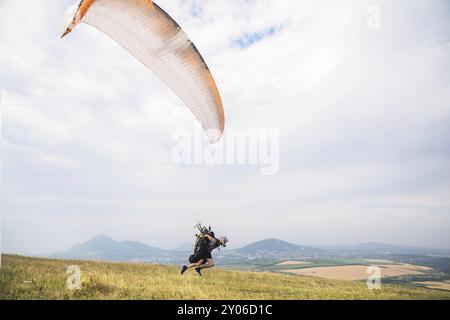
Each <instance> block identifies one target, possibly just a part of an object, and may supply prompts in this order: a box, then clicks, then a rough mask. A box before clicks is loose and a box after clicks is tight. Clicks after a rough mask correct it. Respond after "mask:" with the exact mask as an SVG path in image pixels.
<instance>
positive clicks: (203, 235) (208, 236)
mask: <svg viewBox="0 0 450 320" xmlns="http://www.w3.org/2000/svg"><path fill="white" fill-rule="evenodd" d="M200 237H201V238H206V239H208V240H210V241H211V240H212V239H214V238H213V237H211V236H210V235H209V234H201V235H200Z"/></svg>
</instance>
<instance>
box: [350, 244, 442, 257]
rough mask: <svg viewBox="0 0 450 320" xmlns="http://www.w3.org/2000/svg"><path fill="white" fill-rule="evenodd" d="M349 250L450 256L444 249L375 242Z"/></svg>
mask: <svg viewBox="0 0 450 320" xmlns="http://www.w3.org/2000/svg"><path fill="white" fill-rule="evenodd" d="M351 250H352V251H359V252H366V253H385V254H393V253H394V254H415V255H441V256H447V257H448V256H450V252H449V250H445V249H437V248H421V247H413V246H400V245H393V244H386V243H376V242H367V243H361V244H358V245H356V246H354V247H352V248H351Z"/></svg>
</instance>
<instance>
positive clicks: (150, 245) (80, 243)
mask: <svg viewBox="0 0 450 320" xmlns="http://www.w3.org/2000/svg"><path fill="white" fill-rule="evenodd" d="M99 237H103V238H108V239H110V240H113V241H114V242H122V241H132V242H137V243H141V244H145V245H147V246H149V247H153V248H158V249H162V250H167V251H171V250H173V251H175V250H177V248H179V247H183V246H186V245H188V244H189V245H192V247H194V244H193V241H192V242H184V243H180V244H179V245H178V246H175V247H160V246H156V245H153V244H152V243H147V242H142V241H136V240H133V239H122V240H118V239H114V238H113V237H110V236H108V235H105V234H97V235H95V236H93V237H91V238H89V239H86V240H85V241H82V242H77V243H74V244H72V245H71V246H69V247H67V248H65V249H62V250H56V251H52V252H41V253H20V252H2V253H1V254H6V255H22V256H33V255H35V256H46V255H48V254H53V253H57V252H64V251H67V250H69V249H71V248H73V247H74V246H76V245H83V244H85V243H87V242H89V241H91V240H93V239H95V238H99ZM270 240H276V241H282V242H285V243H289V244H293V245H298V246H302V247H308V248H313V249H314V248H315V249H327V248H330V249H337V248H342V249H351V248H353V247H357V246H360V245H365V244H375V245H387V246H398V247H403V248H411V249H435V250H444V251H445V250H447V251H449V255H450V249H449V248H448V247H447V248H445V247H441V248H439V247H422V246H410V245H407V244H393V243H383V242H361V243H354V244H347V245H335V244H334V245H331V244H330V245H314V244H312V245H309V244H308V245H305V244H302V243H296V242H290V241H286V240H284V239H281V238H264V239H259V240H254V241H252V242H249V243H244V244H243V245H240V246H232V245H231V246H230V245H229V246H227V247H226V248H223V249H222V250H238V249H241V248H244V247H246V246H249V245H252V244H255V243H259V242H263V241H270Z"/></svg>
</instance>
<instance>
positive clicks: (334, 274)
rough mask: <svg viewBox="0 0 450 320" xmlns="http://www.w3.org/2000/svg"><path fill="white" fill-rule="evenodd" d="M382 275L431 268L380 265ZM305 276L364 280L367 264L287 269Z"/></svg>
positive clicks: (393, 274) (408, 273)
mask: <svg viewBox="0 0 450 320" xmlns="http://www.w3.org/2000/svg"><path fill="white" fill-rule="evenodd" d="M379 268H380V272H381V277H396V276H404V275H417V274H423V271H427V270H429V269H430V268H426V267H421V266H414V265H410V264H388V265H380V266H379ZM285 272H290V273H295V274H297V275H303V276H313V277H319V278H326V279H340V280H364V279H367V266H366V265H348V266H331V267H316V268H302V269H292V270H285Z"/></svg>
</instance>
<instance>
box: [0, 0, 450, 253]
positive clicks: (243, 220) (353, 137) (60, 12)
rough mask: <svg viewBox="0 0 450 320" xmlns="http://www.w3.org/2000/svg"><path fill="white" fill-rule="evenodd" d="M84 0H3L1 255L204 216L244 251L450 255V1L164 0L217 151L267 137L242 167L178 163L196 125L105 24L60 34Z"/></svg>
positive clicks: (171, 243) (184, 234) (181, 227)
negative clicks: (181, 142)
mask: <svg viewBox="0 0 450 320" xmlns="http://www.w3.org/2000/svg"><path fill="white" fill-rule="evenodd" d="M73 2H74V1H71V0H63V1H61V0H48V1H46V2H45V4H43V3H42V2H40V1H33V2H30V1H27V0H15V1H1V2H0V10H1V11H2V13H4V15H3V18H2V20H1V21H0V35H1V39H2V43H3V46H4V47H5V48H8V49H7V50H2V51H1V52H0V78H1V79H0V80H1V81H0V105H1V109H2V113H1V115H0V116H1V128H2V177H1V179H2V204H1V217H0V218H1V219H0V223H1V228H0V229H1V230H0V232H1V235H0V242H1V243H0V245H1V247H0V252H3V251H4V252H17V253H18V254H21V253H22V254H40V253H43V252H54V251H59V250H65V249H67V248H69V247H70V246H72V245H73V244H75V243H82V242H84V241H86V239H90V238H91V237H92V235H93V234H108V235H110V236H111V237H112V238H113V239H130V238H132V239H133V241H138V242H142V243H150V244H152V246H157V247H160V248H168V247H176V246H179V245H181V244H183V243H187V242H189V241H191V240H190V239H193V234H194V233H195V231H194V229H193V228H192V226H194V224H195V223H196V222H198V221H201V222H204V224H205V225H209V224H211V225H212V226H213V227H214V230H215V231H216V235H220V234H225V235H227V236H228V238H229V239H230V241H231V245H232V246H233V247H234V246H236V247H241V246H243V245H244V244H245V243H251V242H253V241H252V239H262V238H263V239H266V238H277V239H283V240H284V241H287V242H290V243H298V244H301V245H304V246H311V247H314V246H315V247H319V246H321V247H324V246H329V245H336V246H348V245H352V244H360V243H383V244H392V245H401V246H411V247H422V248H439V249H444V250H450V197H449V194H450V167H449V165H448V164H449V163H450V148H449V145H450V140H449V139H450V94H449V90H448V89H449V88H450V77H449V76H448V74H447V73H445V72H444V71H443V70H450V50H449V47H450V38H449V37H448V34H447V33H446V32H444V31H445V30H448V29H449V28H450V10H449V8H450V5H449V3H448V1H445V0H434V1H433V2H429V3H428V2H427V3H424V2H423V1H417V0H415V1H407V0H399V1H396V2H395V3H393V2H390V1H387V0H380V1H378V4H376V5H375V7H376V8H377V9H379V12H380V17H378V18H379V21H378V22H379V23H378V24H373V19H372V18H373V16H372V15H373V12H372V11H370V10H369V9H370V8H372V9H373V5H374V4H373V2H372V1H368V0H363V1H358V0H347V1H344V2H339V3H338V2H336V1H332V0H320V1H318V2H314V3H313V2H308V1H290V2H289V3H283V5H280V4H279V3H278V2H274V1H269V0H260V1H244V0H234V1H207V0H196V1H184V0H176V1H174V0H160V1H156V2H157V4H158V5H159V6H160V7H161V8H163V9H164V10H165V11H166V12H167V13H168V14H169V15H170V16H172V17H173V18H174V19H175V20H176V21H177V22H178V23H179V25H180V26H181V27H182V28H183V30H184V31H185V32H186V34H187V35H189V37H190V38H191V39H192V42H193V43H194V44H195V45H196V47H197V48H198V50H199V52H201V54H202V56H203V58H204V59H205V61H206V63H207V64H208V66H209V68H210V70H211V72H212V74H213V76H214V79H215V81H216V82H217V87H218V88H219V91H220V95H221V96H222V100H223V105H224V109H225V119H226V125H225V132H224V136H223V138H222V140H221V141H220V142H219V143H218V144H217V146H218V148H220V147H222V148H225V149H226V147H225V146H224V145H225V142H226V141H227V139H229V138H230V139H231V138H233V137H234V136H235V135H236V133H238V134H239V133H240V130H242V131H244V134H242V135H245V133H248V132H256V133H257V135H256V139H257V140H258V143H253V144H252V141H251V138H252V137H250V138H249V139H248V141H247V140H246V137H245V136H244V143H243V146H244V148H245V147H247V145H250V146H249V147H248V149H250V151H249V155H248V158H249V159H244V160H245V161H243V162H244V163H243V164H240V163H239V161H230V162H227V161H224V162H223V163H220V161H218V162H215V164H205V161H206V160H205V159H203V158H202V159H201V160H202V162H200V163H196V162H195V161H192V162H180V163H176V162H174V159H173V154H174V153H175V152H174V149H176V147H177V145H176V144H175V143H174V141H173V136H174V134H176V133H177V132H178V133H179V132H185V133H187V134H188V135H189V134H191V133H192V136H195V134H196V132H197V131H198V130H200V129H201V126H200V125H199V124H198V123H197V122H195V121H196V120H195V118H194V116H193V115H192V114H191V113H190V112H189V110H187V108H186V107H185V106H184V105H183V103H182V102H181V101H180V99H178V97H177V96H176V95H174V94H173V93H172V92H171V91H170V90H169V89H168V88H167V87H166V86H165V85H164V84H163V83H162V82H161V81H160V80H159V79H158V78H157V77H156V76H155V75H153V74H152V73H151V72H149V70H148V69H146V68H144V67H143V65H142V64H141V63H139V62H138V61H136V60H135V59H134V58H133V57H132V56H131V55H130V54H128V52H126V51H125V50H123V49H122V48H121V47H120V46H119V45H117V44H116V43H115V42H114V41H111V39H109V38H108V37H107V36H105V35H104V34H103V33H101V32H99V31H98V30H95V29H94V28H92V27H89V26H87V25H80V26H79V27H77V30H76V32H75V31H74V32H72V33H71V34H69V35H68V36H67V37H65V39H64V40H61V39H60V31H61V28H60V26H61V23H62V22H63V20H64V17H65V15H66V10H67V8H69V7H70V5H72V4H73ZM24 8H26V10H25V9H24ZM405 8H406V9H405ZM371 12H372V13H371ZM430 21H433V23H429V22H430ZM371 23H372V24H371ZM7 30H14V32H7ZM30 30H33V32H30ZM265 134H267V136H268V138H267V141H266V140H264V136H265ZM259 139H261V140H259ZM233 141H234V140H233ZM261 141H263V142H264V144H263V143H262V142H261ZM201 142H202V143H203V141H201ZM265 142H267V143H268V145H269V146H270V148H269V147H268V146H266V144H265ZM253 145H257V149H256V150H257V152H256V151H255V153H256V156H257V157H256V160H255V159H253V158H252V154H251V150H253V149H252V146H253ZM261 145H264V147H267V149H266V150H265V151H266V154H264V153H263V152H262V151H261V150H262V149H264V148H263V147H262V146H261ZM201 146H203V144H202V145H201ZM208 146H209V145H208ZM208 146H207V147H206V148H208ZM190 147H191V148H194V147H193V146H192V145H190ZM234 147H235V146H234V145H233V151H235V149H234ZM236 148H237V149H239V146H238V147H236ZM193 150H194V151H197V149H193ZM215 150H217V149H215ZM190 151H192V150H190ZM200 151H201V152H199V154H200V155H201V156H204V155H205V154H207V153H206V152H205V150H204V149H200ZM206 151H208V149H207V150H206ZM225 151H227V152H228V150H225ZM245 151H247V149H245ZM269 151H270V152H269ZM227 152H225V153H226V154H227ZM192 153H193V154H194V158H195V154H196V153H195V152H192ZM244 155H246V154H244ZM206 158H207V157H206ZM194 160H195V159H194ZM222 160H223V159H222ZM233 160H236V159H233ZM253 160H255V161H253ZM263 160H267V161H266V162H270V164H271V165H269V164H268V163H264V161H263ZM252 161H253V162H252ZM213 163H214V162H213ZM264 165H266V167H265V166H264ZM272 165H273V166H272ZM267 168H270V169H273V170H269V171H270V174H271V175H264V173H263V172H264V170H263V169H267ZM122 241H123V240H122Z"/></svg>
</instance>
